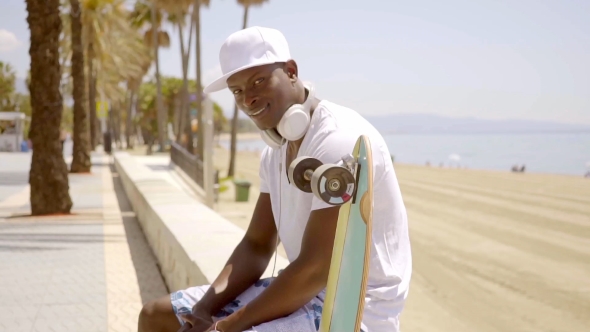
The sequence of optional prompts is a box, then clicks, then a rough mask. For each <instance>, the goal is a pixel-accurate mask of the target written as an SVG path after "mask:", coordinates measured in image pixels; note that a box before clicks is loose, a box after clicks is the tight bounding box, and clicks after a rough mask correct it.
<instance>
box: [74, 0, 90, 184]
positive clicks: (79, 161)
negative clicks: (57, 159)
mask: <svg viewBox="0 0 590 332" xmlns="http://www.w3.org/2000/svg"><path fill="white" fill-rule="evenodd" d="M70 6H71V8H70V26H71V29H70V33H71V37H72V78H73V91H72V95H73V97H74V133H73V139H74V148H73V159H72V165H71V166H70V171H71V172H72V173H86V172H90V168H91V165H92V164H91V162H90V132H89V131H88V129H89V128H88V116H87V114H88V111H87V109H86V102H87V101H86V79H85V77H84V44H82V11H81V8H80V1H79V0H70Z"/></svg>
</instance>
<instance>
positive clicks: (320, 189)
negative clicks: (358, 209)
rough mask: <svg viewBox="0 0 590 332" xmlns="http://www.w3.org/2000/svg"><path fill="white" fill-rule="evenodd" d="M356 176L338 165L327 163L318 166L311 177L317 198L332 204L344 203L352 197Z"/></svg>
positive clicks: (312, 187)
mask: <svg viewBox="0 0 590 332" xmlns="http://www.w3.org/2000/svg"><path fill="white" fill-rule="evenodd" d="M354 187H355V183H354V176H353V175H352V173H351V172H350V171H349V170H348V169H346V168H344V167H342V166H338V165H334V164H325V165H322V166H320V167H318V168H317V169H316V170H315V171H314V172H313V175H312V177H311V189H312V191H313V193H314V195H316V197H317V198H319V199H321V200H322V201H324V202H326V203H328V204H331V205H342V204H344V203H346V202H348V201H349V200H350V199H351V198H352V194H353V193H354Z"/></svg>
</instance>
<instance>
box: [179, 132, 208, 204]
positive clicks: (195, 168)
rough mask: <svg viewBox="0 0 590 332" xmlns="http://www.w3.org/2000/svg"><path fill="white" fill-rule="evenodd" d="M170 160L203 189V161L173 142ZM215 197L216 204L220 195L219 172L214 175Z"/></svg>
mask: <svg viewBox="0 0 590 332" xmlns="http://www.w3.org/2000/svg"><path fill="white" fill-rule="evenodd" d="M170 159H171V160H172V162H173V163H174V165H176V166H178V167H180V169H182V171H183V172H184V173H186V174H187V175H188V176H189V177H190V178H191V179H192V180H193V181H194V182H195V183H196V184H197V185H198V186H199V187H201V188H203V186H204V183H203V172H204V167H203V161H202V160H200V159H199V158H197V156H195V155H193V154H192V153H190V152H188V151H187V150H186V149H185V148H183V147H182V146H181V145H180V144H178V143H176V142H172V144H171V146H170ZM213 176H214V178H213V181H214V183H215V185H214V195H215V202H217V200H218V195H219V170H215V174H214V175H213Z"/></svg>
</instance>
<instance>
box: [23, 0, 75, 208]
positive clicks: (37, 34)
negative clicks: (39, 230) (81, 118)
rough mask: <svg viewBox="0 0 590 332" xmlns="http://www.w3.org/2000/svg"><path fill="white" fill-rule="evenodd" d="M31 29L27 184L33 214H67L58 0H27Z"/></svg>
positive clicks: (68, 201)
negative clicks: (30, 144)
mask: <svg viewBox="0 0 590 332" xmlns="http://www.w3.org/2000/svg"><path fill="white" fill-rule="evenodd" d="M27 12H28V16H27V22H28V24H29V29H30V31H31V35H30V39H31V44H30V47H29V55H30V57H31V85H30V88H31V106H32V108H33V114H32V119H31V132H30V135H29V136H30V137H31V140H32V142H33V156H32V161H31V170H30V173H29V183H30V185H31V196H30V197H31V212H32V214H33V215H45V214H54V213H69V212H70V210H71V208H72V199H71V198H70V194H69V182H68V169H67V166H66V162H65V160H64V158H63V156H62V151H61V144H60V142H59V131H60V122H61V117H62V107H63V104H62V95H61V92H60V90H59V88H60V78H61V66H60V63H59V35H60V33H61V30H62V25H61V19H60V16H59V0H27Z"/></svg>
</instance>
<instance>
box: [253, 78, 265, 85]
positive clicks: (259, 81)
mask: <svg viewBox="0 0 590 332" xmlns="http://www.w3.org/2000/svg"><path fill="white" fill-rule="evenodd" d="M263 81H264V78H259V79H257V80H256V81H254V85H258V84H260V83H262V82H263Z"/></svg>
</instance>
